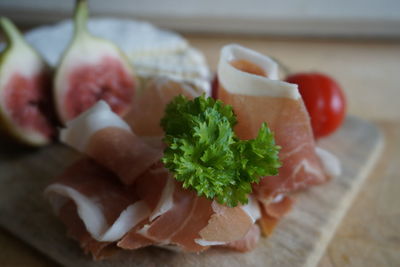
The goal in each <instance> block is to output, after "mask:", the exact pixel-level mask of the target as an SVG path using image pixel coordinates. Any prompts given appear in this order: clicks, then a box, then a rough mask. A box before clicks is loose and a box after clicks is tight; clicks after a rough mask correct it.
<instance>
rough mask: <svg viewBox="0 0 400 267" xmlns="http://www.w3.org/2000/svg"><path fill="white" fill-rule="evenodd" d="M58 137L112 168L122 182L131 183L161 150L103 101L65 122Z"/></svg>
mask: <svg viewBox="0 0 400 267" xmlns="http://www.w3.org/2000/svg"><path fill="white" fill-rule="evenodd" d="M60 138H61V141H62V142H64V143H66V144H68V145H70V146H72V147H73V148H75V149H77V150H78V151H81V152H83V153H85V154H87V155H88V156H90V157H91V158H93V159H94V160H95V161H96V162H97V163H99V164H101V165H103V166H105V167H106V168H108V169H109V170H111V171H113V172H114V173H115V174H117V176H118V177H119V179H120V180H121V181H122V182H123V183H124V184H132V183H133V182H134V181H135V179H136V178H137V177H139V175H141V174H142V173H143V172H145V171H146V170H147V169H148V168H149V167H150V166H151V165H153V164H155V163H156V162H158V160H159V159H160V158H161V156H162V151H161V150H158V149H154V148H152V147H150V146H149V145H148V144H146V142H144V141H143V140H142V139H140V138H139V137H138V136H136V135H135V134H134V133H133V132H132V131H131V129H130V127H129V125H128V124H126V123H125V122H124V121H123V120H122V119H121V118H120V117H119V116H118V115H116V114H115V113H113V112H111V110H110V107H109V106H108V105H107V104H106V103H105V102H104V101H99V102H98V103H97V104H96V105H94V106H93V107H92V108H90V109H89V110H87V111H86V112H84V113H83V114H82V115H81V116H79V117H77V118H75V119H73V120H71V121H69V122H67V124H66V128H65V129H63V130H62V131H61V137H60Z"/></svg>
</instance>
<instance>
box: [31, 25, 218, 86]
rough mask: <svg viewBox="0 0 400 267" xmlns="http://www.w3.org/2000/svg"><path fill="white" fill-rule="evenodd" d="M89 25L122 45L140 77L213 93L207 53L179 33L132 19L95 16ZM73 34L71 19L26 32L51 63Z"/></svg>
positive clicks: (96, 32) (56, 61) (101, 34)
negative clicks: (184, 83)
mask: <svg viewBox="0 0 400 267" xmlns="http://www.w3.org/2000/svg"><path fill="white" fill-rule="evenodd" d="M88 27H89V31H90V32H91V33H92V34H93V35H95V36H98V37H101V38H104V39H108V40H110V41H112V42H114V43H115V44H116V45H118V46H119V47H120V48H121V49H122V50H123V51H124V52H125V54H126V55H127V56H128V57H129V59H130V60H131V62H132V64H133V66H134V68H135V71H136V73H137V74H138V75H139V77H151V76H167V77H169V78H171V79H174V80H176V81H183V82H189V83H192V84H193V85H194V86H196V87H198V88H199V89H201V90H203V91H205V92H206V93H207V94H208V93H209V92H210V85H209V82H210V77H211V75H210V70H209V68H208V66H207V63H206V61H205V58H204V56H203V54H202V53H201V52H200V51H198V50H196V49H194V48H193V47H191V46H190V45H189V44H188V42H187V41H186V40H185V39H184V38H183V37H182V36H180V35H179V34H177V33H175V32H171V31H167V30H162V29H159V28H157V27H155V26H154V25H152V24H150V23H147V22H142V21H135V20H129V19H112V18H99V19H91V20H90V21H89V24H88ZM71 36H72V23H71V21H70V20H66V21H63V22H60V23H58V24H55V25H53V26H44V27H39V28H36V29H34V30H32V31H29V32H28V33H27V34H26V35H25V37H26V40H27V41H28V43H30V44H32V46H34V47H35V48H36V49H37V50H38V51H39V52H40V53H41V54H42V55H43V57H44V58H45V59H46V61H47V62H48V63H49V64H50V65H51V66H55V65H57V63H58V62H59V60H60V57H61V54H62V53H63V51H64V50H65V49H66V47H67V45H68V43H69V41H70V38H71Z"/></svg>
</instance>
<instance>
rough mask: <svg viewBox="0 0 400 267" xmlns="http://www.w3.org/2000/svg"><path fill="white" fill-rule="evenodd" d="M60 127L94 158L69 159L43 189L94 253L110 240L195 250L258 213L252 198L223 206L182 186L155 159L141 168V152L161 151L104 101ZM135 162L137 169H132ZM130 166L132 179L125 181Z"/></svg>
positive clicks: (224, 240) (225, 239)
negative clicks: (50, 182) (143, 138)
mask: <svg viewBox="0 0 400 267" xmlns="http://www.w3.org/2000/svg"><path fill="white" fill-rule="evenodd" d="M78 133H81V135H80V136H79V135H78ZM62 134H63V137H62V139H63V140H64V141H65V142H66V143H67V144H70V145H71V146H73V147H75V148H77V149H80V150H81V151H83V152H85V153H86V154H87V155H89V156H90V157H92V158H93V160H91V159H89V158H85V159H83V160H81V161H78V162H77V163H75V164H73V165H72V166H71V167H70V168H68V169H67V170H66V171H65V172H64V173H63V174H62V175H61V176H60V177H59V178H58V179H57V181H56V182H54V183H53V184H51V185H50V186H49V187H48V188H47V189H46V193H47V194H48V195H49V196H50V197H51V199H52V201H51V203H52V205H53V207H54V208H55V210H56V211H57V212H58V214H59V216H60V218H61V219H62V221H63V222H64V223H65V224H66V225H67V228H68V232H69V234H70V236H72V237H73V238H75V239H77V240H79V241H80V242H81V246H82V248H83V249H84V250H85V251H86V252H91V253H92V254H93V256H94V257H95V258H101V257H103V256H105V255H106V253H108V251H109V248H113V247H120V248H124V249H137V248H141V247H145V246H149V245H160V246H168V247H170V246H171V245H173V246H174V247H175V248H177V249H179V250H183V251H189V252H199V251H202V250H205V249H207V248H209V247H210V246H214V245H227V244H231V243H232V244H233V242H236V241H238V240H242V239H243V238H244V237H245V236H246V235H247V234H248V232H249V231H250V230H252V229H253V226H254V223H255V222H256V220H257V219H258V218H259V217H260V210H259V207H258V204H257V202H255V201H254V200H253V199H252V198H251V201H250V203H249V204H248V205H245V206H238V207H235V208H228V207H226V206H222V205H219V204H217V203H216V202H213V201H211V200H208V199H206V198H203V197H198V196H197V195H196V193H195V192H194V191H191V190H187V189H183V187H182V185H181V184H180V183H179V182H178V181H176V180H175V179H174V178H173V177H172V175H171V173H170V172H169V171H168V170H167V169H166V168H165V167H164V166H163V164H162V163H161V162H160V161H159V160H158V159H157V161H155V162H152V164H151V165H150V164H148V165H145V168H143V166H141V165H142V164H143V163H142V161H141V159H140V157H146V154H147V153H149V154H151V155H152V154H155V155H158V154H160V153H161V150H160V149H156V148H154V147H150V146H147V145H146V144H145V143H144V142H143V140H142V139H141V138H140V137H138V136H136V135H134V134H133V133H132V132H131V131H130V130H129V129H128V127H127V125H126V124H125V123H124V122H123V121H122V120H121V119H120V118H119V117H115V116H114V115H113V113H112V111H111V110H110V109H109V108H108V106H107V104H105V103H102V102H100V103H98V104H96V105H95V106H93V107H92V108H91V109H89V110H88V111H87V112H85V113H84V114H82V115H80V116H79V117H77V118H76V119H74V120H73V121H72V122H71V123H69V124H68V125H67V129H66V130H64V131H63V132H62ZM79 137H80V138H79ZM110 151H111V153H110ZM121 151H122V152H121ZM149 151H150V152H149ZM153 151H154V153H153ZM107 153H108V154H109V155H107ZM98 163H100V164H102V165H103V166H105V167H106V168H104V167H101V166H100V165H99V164H98ZM118 168H122V170H123V171H121V170H119V169H118ZM140 168H143V170H141V171H140V172H135V171H134V170H136V169H140ZM132 173H135V175H136V177H135V179H134V180H128V179H127V178H126V177H128V178H129V177H132ZM121 182H122V183H121ZM253 232H254V230H252V234H251V235H250V236H251V237H252V238H251V240H253V241H254V240H255V239H254V233H253ZM247 239H248V238H246V240H247ZM253 241H252V242H251V243H253ZM246 242H247V243H246V244H247V245H246V247H248V241H246ZM229 246H232V247H233V246H238V245H229ZM241 246H242V247H243V245H241ZM242 249H243V248H242Z"/></svg>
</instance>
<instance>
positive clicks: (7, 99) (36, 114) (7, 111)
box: [0, 18, 55, 146]
mask: <svg viewBox="0 0 400 267" xmlns="http://www.w3.org/2000/svg"><path fill="white" fill-rule="evenodd" d="M0 25H1V28H2V30H3V32H4V33H5V36H6V38H7V47H6V48H5V49H4V51H2V53H1V54H0V128H1V129H2V132H4V133H6V134H7V135H9V136H12V137H15V138H16V139H17V140H18V141H20V142H23V143H26V144H30V145H35V146H40V145H44V144H47V143H49V141H50V140H51V138H52V136H53V135H54V133H55V128H54V127H53V125H52V123H51V120H50V119H49V116H50V114H49V111H50V110H51V108H50V107H51V102H50V100H51V96H50V94H51V89H50V86H51V80H50V77H51V76H50V70H49V68H48V66H47V65H46V63H45V62H44V60H43V59H42V58H41V57H40V56H39V54H38V53H37V52H36V51H35V50H34V49H33V48H32V47H31V46H30V45H29V44H28V43H27V42H26V41H25V40H24V38H23V37H22V35H21V34H20V32H19V31H18V29H17V28H16V27H15V25H14V24H13V23H12V22H11V21H10V20H9V19H7V18H1V19H0Z"/></svg>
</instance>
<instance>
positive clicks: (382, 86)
mask: <svg viewBox="0 0 400 267" xmlns="http://www.w3.org/2000/svg"><path fill="white" fill-rule="evenodd" d="M185 37H186V38H188V40H189V41H190V43H191V44H192V45H194V46H195V47H197V48H199V49H200V50H202V51H203V52H204V53H205V55H206V57H207V60H208V63H209V65H210V66H211V68H212V69H213V70H215V68H216V64H217V61H218V55H219V49H220V48H221V46H222V45H224V44H227V43H232V42H235V43H239V44H242V45H245V46H247V47H250V48H252V49H255V50H258V51H260V52H262V53H265V54H268V55H271V56H273V57H275V58H277V59H279V61H281V62H283V63H284V64H285V65H286V66H287V67H289V68H290V70H291V71H293V72H297V71H316V70H318V71H320V72H325V73H329V74H330V75H331V76H333V77H334V78H336V79H337V80H338V81H339V82H340V84H341V85H342V87H343V89H344V90H345V92H346V95H347V99H348V105H349V107H348V112H349V113H350V114H353V115H357V116H360V117H363V118H366V119H369V120H372V121H374V122H375V123H377V124H378V125H379V126H380V128H381V129H382V131H383V133H384V135H385V138H386V139H385V149H384V152H383V155H382V157H381V159H380V161H379V162H378V164H377V166H376V167H375V168H374V170H373V171H372V172H371V174H370V176H369V178H368V179H367V181H366V183H365V184H364V186H363V188H362V189H361V192H360V194H359V195H358V197H357V198H356V200H355V202H354V203H353V205H352V208H351V209H350V210H349V212H348V214H347V215H346V217H345V219H344V220H343V222H342V223H341V226H340V227H339V229H338V230H337V232H336V234H335V236H334V238H333V240H332V241H331V243H330V245H329V247H328V249H327V251H326V252H325V255H324V256H323V258H322V259H321V261H320V264H319V265H320V266H321V267H331V266H400V104H399V101H400V41H371V40H368V41H367V40H315V39H314V40H309V39H277V38H265V37H255V36H253V37H248V36H247V37H243V36H222V37H221V36H217V35H213V36H210V35H186V36H185ZM0 216H1V214H0ZM0 251H1V252H0V266H56V264H55V263H53V262H52V261H51V260H49V259H47V258H45V257H44V256H43V255H42V254H40V253H38V252H36V251H35V250H33V249H31V248H30V247H29V246H28V245H26V244H25V243H23V242H22V241H20V240H18V239H17V238H15V237H13V236H12V235H11V234H10V233H8V232H6V231H5V230H4V229H1V228H0Z"/></svg>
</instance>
